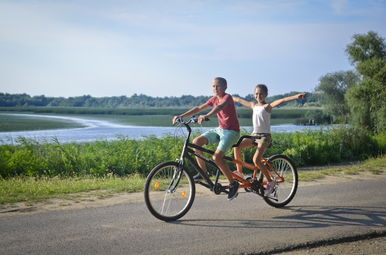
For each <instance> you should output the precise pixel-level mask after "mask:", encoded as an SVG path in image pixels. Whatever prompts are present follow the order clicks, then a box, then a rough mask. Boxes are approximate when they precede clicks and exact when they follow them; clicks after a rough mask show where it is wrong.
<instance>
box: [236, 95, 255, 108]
mask: <svg viewBox="0 0 386 255" xmlns="http://www.w3.org/2000/svg"><path fill="white" fill-rule="evenodd" d="M232 98H233V101H235V102H237V103H240V104H242V105H244V106H245V107H248V108H253V106H254V105H255V103H253V102H249V101H247V100H244V99H242V98H240V97H236V96H232Z"/></svg>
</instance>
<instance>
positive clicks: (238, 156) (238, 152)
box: [233, 138, 253, 174]
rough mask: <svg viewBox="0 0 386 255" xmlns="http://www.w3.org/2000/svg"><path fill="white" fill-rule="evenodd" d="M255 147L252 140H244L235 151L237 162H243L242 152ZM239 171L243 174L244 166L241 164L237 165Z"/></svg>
mask: <svg viewBox="0 0 386 255" xmlns="http://www.w3.org/2000/svg"><path fill="white" fill-rule="evenodd" d="M252 146H253V140H251V139H245V138H244V139H243V140H242V141H241V143H240V145H239V146H238V147H235V148H234V149H233V155H234V157H235V159H236V160H238V161H243V155H242V150H243V149H245V148H251V147H252ZM236 167H237V171H238V172H239V173H240V174H242V173H243V166H242V165H241V164H236Z"/></svg>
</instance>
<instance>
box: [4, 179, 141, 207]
mask: <svg viewBox="0 0 386 255" xmlns="http://www.w3.org/2000/svg"><path fill="white" fill-rule="evenodd" d="M143 185H144V178H143V177H140V176H139V175H132V176H129V177H124V178H117V177H106V178H95V177H79V178H58V177H54V178H48V177H44V178H31V177H14V178H10V179H0V204H4V203H15V202H20V201H29V202H37V201H41V200H45V199H48V198H68V195H70V194H74V193H80V192H89V191H101V192H102V193H103V194H104V195H106V194H109V193H116V192H136V191H141V190H142V189H143ZM102 193H101V194H102Z"/></svg>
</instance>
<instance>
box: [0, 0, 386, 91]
mask: <svg viewBox="0 0 386 255" xmlns="http://www.w3.org/2000/svg"><path fill="white" fill-rule="evenodd" d="M385 24H386V0H367V1H350V0H308V1H306V0H278V1H274V0H238V1H236V0H233V1H230V0H206V1H205V0H163V1H158V0H154V1H150V0H149V1H148V0H143V1H139V0H138V1H134V0H127V1H123V0H121V1H119V0H112V1H98V0H79V1H75V0H73V1H71V0H63V1H61V0H57V1H48V0H47V1H44V0H29V1H19V0H11V1H7V0H0V92H5V93H28V94H30V95H42V94H44V95H47V96H64V97H69V96H81V95H92V96H96V97H102V96H121V95H127V96H131V95H132V94H134V93H137V94H146V95H150V96H161V97H163V96H181V95H195V96H198V95H210V94H211V93H212V92H211V88H210V83H211V80H212V79H213V78H214V77H216V76H222V77H224V78H226V79H227V80H228V92H229V93H231V94H239V95H242V96H245V95H247V94H250V93H252V90H253V88H254V86H255V85H256V84H257V83H265V84H267V86H268V88H269V93H270V95H276V94H281V93H286V92H290V91H295V90H296V91H307V92H311V91H313V89H314V88H315V86H317V85H318V80H319V78H320V77H321V76H323V75H325V74H327V73H331V72H335V71H345V70H352V69H353V67H352V66H351V65H350V63H349V61H348V57H347V55H346V53H345V48H346V45H347V44H349V43H351V42H352V36H353V35H354V34H358V33H360V34H363V33H367V32H368V31H370V30H372V31H375V32H377V33H378V34H379V35H380V36H382V37H384V38H385V37H386V25H385Z"/></svg>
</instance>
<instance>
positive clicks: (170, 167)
mask: <svg viewBox="0 0 386 255" xmlns="http://www.w3.org/2000/svg"><path fill="white" fill-rule="evenodd" d="M195 194H196V186H195V184H194V181H193V178H192V176H191V175H190V174H189V173H188V172H187V171H186V170H185V169H184V168H183V167H182V166H180V165H179V164H178V163H176V162H165V163H162V164H159V165H157V166H156V167H154V168H153V169H152V170H151V171H150V173H149V175H148V176H147V179H146V183H145V190H144V196H145V203H146V206H147V208H148V209H149V211H150V213H151V214H152V215H153V216H155V217H156V218H158V219H160V220H163V221H175V220H177V219H179V218H181V217H182V216H184V215H185V214H186V213H187V212H188V211H189V210H190V208H191V206H192V204H193V202H194V197H195Z"/></svg>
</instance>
